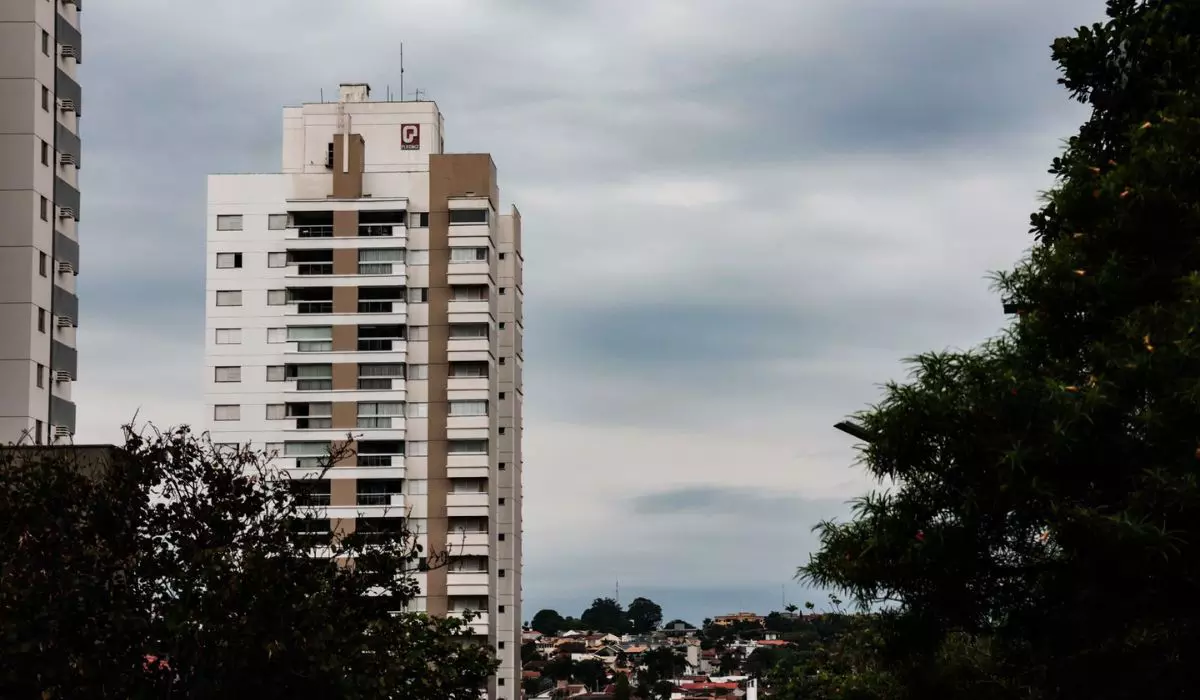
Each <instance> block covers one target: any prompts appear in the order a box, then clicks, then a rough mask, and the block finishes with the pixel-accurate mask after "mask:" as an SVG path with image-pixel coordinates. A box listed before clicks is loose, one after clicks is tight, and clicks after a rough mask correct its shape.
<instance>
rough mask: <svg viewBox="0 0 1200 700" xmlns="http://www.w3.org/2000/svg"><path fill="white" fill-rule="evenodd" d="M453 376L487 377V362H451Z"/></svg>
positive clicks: (451, 374)
mask: <svg viewBox="0 0 1200 700" xmlns="http://www.w3.org/2000/svg"><path fill="white" fill-rule="evenodd" d="M449 375H450V376H451V377H457V378H468V379H474V378H479V379H481V378H485V377H487V376H488V363H487V362H451V363H450V373H449Z"/></svg>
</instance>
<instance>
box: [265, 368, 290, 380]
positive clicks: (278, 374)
mask: <svg viewBox="0 0 1200 700" xmlns="http://www.w3.org/2000/svg"><path fill="white" fill-rule="evenodd" d="M286 380H287V369H286V368H285V367H284V366H283V365H272V366H270V367H267V381H268V382H282V381H286Z"/></svg>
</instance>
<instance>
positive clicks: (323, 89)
mask: <svg viewBox="0 0 1200 700" xmlns="http://www.w3.org/2000/svg"><path fill="white" fill-rule="evenodd" d="M321 102H322V103H324V102H325V88H321Z"/></svg>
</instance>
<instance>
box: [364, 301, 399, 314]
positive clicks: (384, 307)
mask: <svg viewBox="0 0 1200 700" xmlns="http://www.w3.org/2000/svg"><path fill="white" fill-rule="evenodd" d="M397 305H399V306H400V307H401V308H403V307H404V302H402V301H399V300H396V301H360V302H358V313H360V314H391V313H396V311H395V307H396V306H397Z"/></svg>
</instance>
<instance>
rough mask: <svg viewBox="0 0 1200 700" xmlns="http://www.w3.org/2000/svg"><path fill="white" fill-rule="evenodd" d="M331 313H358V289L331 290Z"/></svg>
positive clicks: (341, 288) (339, 288) (340, 288)
mask: <svg viewBox="0 0 1200 700" xmlns="http://www.w3.org/2000/svg"><path fill="white" fill-rule="evenodd" d="M333 313H335V314H356V313H358V287H334V288H333ZM356 332H357V331H356Z"/></svg>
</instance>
